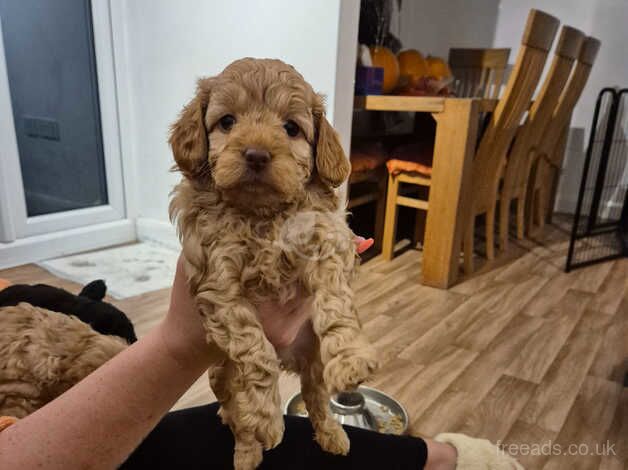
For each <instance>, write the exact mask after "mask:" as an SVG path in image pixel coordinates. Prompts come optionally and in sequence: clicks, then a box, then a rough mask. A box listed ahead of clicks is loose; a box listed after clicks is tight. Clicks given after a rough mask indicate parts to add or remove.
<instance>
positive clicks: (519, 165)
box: [499, 26, 585, 250]
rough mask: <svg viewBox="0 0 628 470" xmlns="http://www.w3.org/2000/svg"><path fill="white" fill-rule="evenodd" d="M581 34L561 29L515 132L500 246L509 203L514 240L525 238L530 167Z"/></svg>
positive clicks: (505, 183)
mask: <svg viewBox="0 0 628 470" xmlns="http://www.w3.org/2000/svg"><path fill="white" fill-rule="evenodd" d="M584 38H585V36H584V33H582V32H581V31H579V30H577V29H575V28H572V27H570V26H563V27H562V28H561V32H560V36H559V38H558V44H557V45H556V48H555V51H554V59H553V61H552V64H551V66H550V69H549V71H548V73H547V76H546V78H545V81H544V82H543V86H542V88H541V90H540V91H539V93H538V94H537V96H536V99H535V100H534V103H533V104H532V106H531V107H530V110H529V111H528V116H527V118H526V120H525V122H524V124H523V125H522V126H521V127H520V128H519V130H518V131H517V135H516V137H515V141H514V143H513V146H512V149H511V150H510V153H509V155H508V161H507V162H506V169H505V171H504V179H503V183H502V188H501V194H500V204H499V209H500V210H499V212H500V216H499V235H500V236H499V245H500V248H501V249H502V250H505V249H506V248H507V245H508V230H509V216H510V207H511V204H512V201H516V204H517V211H516V213H517V238H518V239H522V238H523V236H524V215H525V202H526V194H527V184H528V179H529V175H530V171H531V169H532V166H533V164H534V163H535V161H536V158H538V153H537V147H538V146H539V144H540V141H541V138H542V136H543V132H544V130H545V129H546V128H547V126H548V124H549V122H550V121H551V119H552V115H553V113H554V110H555V108H556V103H558V99H559V97H560V94H561V92H562V90H563V89H564V87H565V84H566V83H567V80H568V79H569V75H570V73H571V70H572V67H573V65H574V62H575V60H576V58H577V57H578V54H579V53H580V49H581V47H582V44H583V43H584Z"/></svg>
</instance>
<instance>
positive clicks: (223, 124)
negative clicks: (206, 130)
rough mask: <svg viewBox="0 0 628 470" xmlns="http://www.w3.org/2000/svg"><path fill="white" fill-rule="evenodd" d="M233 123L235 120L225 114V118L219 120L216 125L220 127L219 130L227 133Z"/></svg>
mask: <svg viewBox="0 0 628 470" xmlns="http://www.w3.org/2000/svg"><path fill="white" fill-rule="evenodd" d="M235 122H236V119H235V118H234V117H233V116H232V115H231V114H226V115H225V116H223V117H221V118H220V121H218V124H219V125H220V128H221V129H222V130H223V131H225V132H229V131H230V130H231V128H232V127H233V125H234V124H235Z"/></svg>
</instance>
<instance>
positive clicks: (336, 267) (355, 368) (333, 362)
mask: <svg viewBox="0 0 628 470" xmlns="http://www.w3.org/2000/svg"><path fill="white" fill-rule="evenodd" d="M306 283H307V286H308V287H309V289H311V290H310V292H312V293H313V297H314V300H313V313H312V325H313V327H314V332H315V333H316V335H317V336H318V337H319V339H320V342H321V348H320V351H321V359H322V362H323V364H324V366H325V369H324V371H323V377H324V380H325V383H326V384H327V387H328V388H329V390H330V391H331V392H332V393H337V392H342V391H348V390H352V389H354V388H356V387H357V386H358V385H359V384H360V383H362V382H363V381H365V380H366V379H367V378H368V377H369V376H370V375H371V374H372V373H373V372H375V369H376V368H377V359H376V354H375V349H374V348H373V347H372V346H371V345H370V344H369V342H368V340H367V339H366V338H365V337H364V335H363V334H362V332H361V330H360V323H359V320H358V317H357V312H356V310H355V307H354V303H353V290H352V289H351V287H350V286H349V280H348V273H347V272H346V271H345V268H344V264H343V263H342V262H341V261H340V260H339V259H337V258H335V257H330V258H328V259H326V260H320V261H319V264H318V267H317V269H316V270H315V271H312V272H311V273H310V274H309V275H308V278H307V279H306Z"/></svg>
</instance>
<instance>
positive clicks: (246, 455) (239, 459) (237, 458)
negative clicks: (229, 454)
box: [233, 442, 262, 470]
mask: <svg viewBox="0 0 628 470" xmlns="http://www.w3.org/2000/svg"><path fill="white" fill-rule="evenodd" d="M260 463H262V446H261V445H260V443H259V442H254V443H246V444H242V443H238V442H236V445H235V451H234V454H233V468H234V470H255V469H256V468H257V467H258V466H259V464H260Z"/></svg>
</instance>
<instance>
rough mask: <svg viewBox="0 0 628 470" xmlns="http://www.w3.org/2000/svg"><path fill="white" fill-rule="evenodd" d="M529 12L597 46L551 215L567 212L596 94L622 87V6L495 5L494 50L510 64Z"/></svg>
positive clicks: (619, 1) (594, 1)
mask: <svg viewBox="0 0 628 470" xmlns="http://www.w3.org/2000/svg"><path fill="white" fill-rule="evenodd" d="M530 8H537V9H540V10H543V11H545V12H547V13H550V14H552V15H554V16H556V17H557V18H558V19H560V20H561V23H562V24H568V25H570V26H574V27H576V28H578V29H580V30H582V31H583V32H584V33H585V34H587V35H590V36H595V37H597V38H598V39H600V40H601V41H602V46H601V48H600V52H599V54H598V57H597V61H596V63H595V65H594V66H593V70H592V72H591V77H590V78H589V81H588V83H587V86H586V88H585V90H584V92H583V94H582V97H581V98H580V101H579V102H578V105H577V106H576V108H575V110H574V114H573V117H572V121H571V126H572V129H571V133H570V139H569V142H568V146H567V152H566V157H565V171H564V172H563V178H562V185H561V188H560V190H559V195H558V200H557V207H556V208H557V210H559V211H565V212H573V210H574V208H575V199H576V197H577V193H578V187H579V184H580V173H581V169H582V161H583V159H584V152H585V150H586V148H585V146H586V145H587V143H588V140H589V126H590V123H591V120H592V118H593V110H594V108H595V100H596V98H597V94H598V92H599V91H600V89H602V88H603V87H605V86H615V85H619V86H623V87H626V86H628V54H627V53H626V46H627V45H628V30H627V28H626V22H627V20H628V1H626V0H569V1H566V0H544V1H535V0H501V2H500V8H499V17H498V21H497V30H496V34H495V41H494V45H495V47H511V48H512V50H513V54H512V55H511V60H514V57H515V54H516V52H515V51H516V50H517V48H518V45H519V41H520V38H521V34H522V32H523V26H524V24H525V20H526V17H527V14H528V11H529V10H530Z"/></svg>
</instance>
